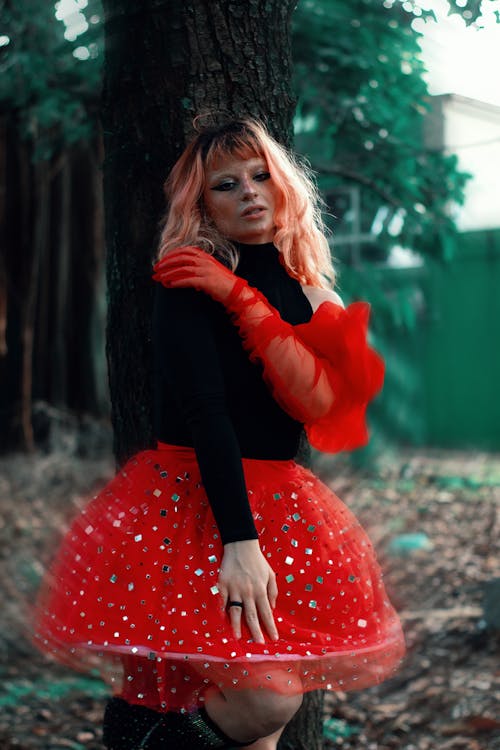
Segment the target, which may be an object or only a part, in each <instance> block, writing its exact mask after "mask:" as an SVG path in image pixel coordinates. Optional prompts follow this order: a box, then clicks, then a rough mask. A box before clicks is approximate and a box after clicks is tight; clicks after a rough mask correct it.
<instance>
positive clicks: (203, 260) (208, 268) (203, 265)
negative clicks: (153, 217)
mask: <svg viewBox="0 0 500 750" xmlns="http://www.w3.org/2000/svg"><path fill="white" fill-rule="evenodd" d="M153 271H154V274H153V279H154V280H155V281H159V282H160V283H161V284H163V286H166V287H170V288H175V287H191V288H192V289H197V290H198V291H202V292H205V294H208V295H209V296H210V297H212V298H213V299H215V300H217V301H218V302H222V303H224V301H225V300H226V299H227V297H228V296H229V294H230V293H231V291H232V289H233V287H234V285H235V283H236V281H237V279H238V277H237V276H235V275H234V273H233V272H232V271H230V270H229V269H228V268H226V267H225V266H223V265H222V263H220V262H219V261H218V260H217V259H216V258H214V257H213V255H209V254H208V253H206V252H205V251H204V250H202V249H201V248H199V247H193V246H191V245H186V246H185V247H180V248H178V249H176V250H172V251H171V252H169V253H168V254H167V255H166V256H165V257H164V258H162V259H161V260H160V261H158V263H156V265H155V266H154V268H153Z"/></svg>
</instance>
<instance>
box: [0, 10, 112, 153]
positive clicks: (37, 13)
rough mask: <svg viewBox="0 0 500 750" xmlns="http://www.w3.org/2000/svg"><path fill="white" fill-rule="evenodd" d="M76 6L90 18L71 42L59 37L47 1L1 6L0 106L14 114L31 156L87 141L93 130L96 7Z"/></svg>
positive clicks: (60, 27) (98, 51)
mask: <svg viewBox="0 0 500 750" xmlns="http://www.w3.org/2000/svg"><path fill="white" fill-rule="evenodd" d="M56 5H57V4H56ZM78 5H79V6H80V12H81V14H82V16H83V13H85V15H86V18H87V19H92V21H93V22H92V23H89V24H88V29H87V30H86V31H85V32H84V33H82V34H79V35H78V36H77V37H76V39H75V40H73V41H68V40H67V39H66V38H65V36H64V34H65V25H64V23H63V22H62V21H60V20H58V19H57V18H56V16H55V10H56V9H55V6H54V3H53V2H47V1H45V2H36V1H35V0H23V2H22V3H19V2H15V0H12V2H6V3H5V4H4V6H3V8H2V18H1V31H0V33H1V34H2V35H3V36H4V37H7V38H8V43H7V44H4V45H3V46H2V47H0V72H1V75H0V110H3V111H4V112H5V111H8V112H10V113H11V114H13V115H15V117H16V119H17V123H18V127H19V129H20V132H21V134H22V136H23V137H24V138H26V139H29V140H31V141H32V143H33V146H34V155H35V158H37V159H47V158H49V157H50V156H51V155H52V154H53V153H54V152H58V151H59V150H60V149H62V148H63V147H64V145H65V144H71V143H75V142H78V141H81V140H87V139H89V138H90V137H91V136H92V134H93V133H94V132H95V128H96V121H97V106H98V98H99V89H100V77H101V60H102V39H101V36H102V24H101V23H100V20H101V18H102V12H101V8H100V3H99V2H97V0H89V2H88V3H87V2H86V1H85V0H78ZM69 20H70V19H68V21H69ZM75 20H76V16H74V18H73V21H75ZM75 52H76V55H77V56H75V54H74V53H75ZM78 55H83V56H84V57H85V56H86V57H88V59H79V58H78Z"/></svg>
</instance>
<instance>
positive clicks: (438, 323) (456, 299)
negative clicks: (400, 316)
mask: <svg viewBox="0 0 500 750" xmlns="http://www.w3.org/2000/svg"><path fill="white" fill-rule="evenodd" d="M426 286H427V295H428V306H429V307H428V309H429V314H428V321H427V324H426V329H427V332H426V337H425V338H426V340H425V347H424V353H425V357H424V361H423V370H422V374H423V377H424V390H425V396H426V423H427V442H428V443H429V444H431V445H437V446H444V447H460V448H481V449H486V450H500V391H499V389H500V231H499V230H495V231H478V232H467V233H464V234H461V235H460V236H459V238H458V242H457V249H456V255H455V257H454V259H453V261H452V262H451V263H450V264H448V265H438V264H432V265H431V266H430V267H429V268H428V278H427V284H426Z"/></svg>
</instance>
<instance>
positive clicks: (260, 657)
mask: <svg viewBox="0 0 500 750" xmlns="http://www.w3.org/2000/svg"><path fill="white" fill-rule="evenodd" d="M243 467H244V472H245V478H246V484H247V488H248V493H249V499H250V504H251V508H252V512H253V517H254V520H255V525H256V528H257V530H258V533H259V541H260V547H261V549H262V552H263V554H264V555H265V556H266V558H267V560H268V561H269V564H270V565H271V567H272V568H273V570H274V571H275V573H276V576H277V584H278V591H279V594H278V600H277V605H276V609H275V610H274V618H275V622H276V624H277V627H278V632H279V635H280V638H279V641H276V642H273V641H270V640H267V642H266V643H264V644H259V643H255V642H254V641H253V640H252V639H251V636H250V632H249V631H248V629H245V625H244V624H243V628H242V638H241V639H240V640H236V639H235V638H234V637H233V634H232V630H231V627H230V622H229V617H228V614H227V612H226V611H224V610H223V608H222V605H221V596H220V594H219V593H218V589H217V576H218V569H219V565H220V562H221V557H222V552H223V548H222V545H221V541H220V536H219V533H218V530H217V527H216V524H215V521H214V518H213V515H212V512H211V509H210V506H209V503H208V501H207V498H206V494H205V491H204V488H203V485H202V482H201V478H200V473H199V469H198V464H197V461H196V457H195V454H194V451H193V450H192V449H189V448H179V447H175V446H170V445H166V444H162V443H160V444H159V445H158V449H157V450H147V451H143V452H141V453H139V454H138V455H136V456H135V457H134V458H132V459H131V460H130V461H129V462H128V463H127V464H126V466H125V467H124V468H123V469H122V470H121V471H120V472H119V473H118V474H117V475H116V477H115V478H114V479H113V480H112V481H111V482H110V483H109V484H107V485H106V487H105V488H104V489H103V490H102V491H101V492H100V493H99V494H98V495H97V497H95V498H94V499H93V500H91V501H90V502H89V504H88V505H87V506H86V507H85V509H84V510H83V512H81V513H80V515H79V516H78V517H77V518H76V519H75V521H74V522H73V523H72V525H71V527H70V529H69V531H68V532H67V534H66V535H65V538H64V540H63V543H62V545H61V547H60V549H59V551H58V553H57V555H56V558H55V560H54V562H53V564H52V566H51V567H50V569H49V571H48V573H47V574H46V576H45V579H44V582H43V585H42V587H41V591H40V595H39V598H38V602H37V604H36V607H35V612H34V627H35V633H36V635H35V640H36V643H37V645H38V646H39V647H40V648H41V649H42V650H44V651H45V652H47V653H49V654H51V655H52V656H53V657H55V658H56V659H57V660H58V661H61V662H63V663H66V664H69V665H71V666H73V667H75V668H77V669H80V670H86V671H89V670H97V672H98V673H99V674H100V675H101V676H102V677H103V679H105V680H107V681H109V682H110V683H111V684H112V685H113V687H114V692H115V693H116V694H119V695H121V696H122V697H123V698H125V699H126V700H128V701H129V702H131V703H139V704H140V703H143V704H145V705H148V706H150V707H152V708H156V709H158V710H181V709H184V708H186V709H191V708H193V707H194V706H196V705H199V704H200V702H202V701H203V696H204V694H205V692H206V690H207V688H209V687H213V686H217V687H218V688H220V689H222V690H228V689H246V688H252V689H255V688H265V689H271V690H276V691H278V692H280V693H297V692H305V691H308V690H315V689H327V690H328V689H329V690H350V689H359V688H364V687H368V686H370V685H374V684H376V683H379V682H381V681H382V680H384V679H386V678H388V677H390V676H391V675H392V674H393V673H394V671H395V670H396V669H397V667H398V664H399V662H400V660H401V657H402V655H403V652H404V641H403V636H402V631H401V626H400V622H399V619H398V617H397V615H396V613H395V612H394V609H393V608H392V606H391V604H390V602H389V600H388V597H387V594H386V592H385V589H384V586H383V583H382V579H381V572H380V568H379V565H378V563H377V561H376V559H375V555H374V551H373V548H372V545H371V543H370V541H369V539H368V537H367V535H366V533H365V532H364V530H363V529H362V528H361V526H360V525H359V523H358V521H357V520H356V518H355V517H354V515H353V514H352V513H351V512H350V511H349V510H348V509H347V508H346V507H345V505H344V504H343V503H342V502H341V501H340V500H339V499H338V498H337V497H336V496H335V495H334V494H333V493H332V492H331V490H330V489H329V488H328V487H326V485H324V484H323V483H322V482H321V481H320V480H319V479H318V478H317V477H315V476H314V474H312V473H311V472H310V471H309V470H307V469H304V468H303V467H301V466H299V465H298V464H296V463H295V462H294V461H268V460H257V459H243ZM242 622H243V623H244V618H243V620H242Z"/></svg>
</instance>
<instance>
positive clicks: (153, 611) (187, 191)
mask: <svg viewBox="0 0 500 750" xmlns="http://www.w3.org/2000/svg"><path fill="white" fill-rule="evenodd" d="M166 195H167V200H168V204H169V211H168V214H167V217H166V220H165V224H164V229H163V233H162V238H161V243H160V249H159V254H158V260H157V263H156V265H155V273H154V276H153V278H154V279H155V281H156V282H158V283H157V286H156V300H155V313H154V321H153V344H154V350H155V365H154V375H155V395H154V406H155V410H154V415H155V433H156V436H157V438H158V441H159V442H158V446H157V448H156V449H155V450H148V451H144V452H142V453H140V454H138V455H137V456H135V457H134V458H133V459H132V460H131V461H129V462H128V463H127V465H126V466H125V467H124V469H123V470H122V471H121V472H120V473H119V474H118V475H117V477H116V478H115V479H114V480H113V481H112V482H111V483H110V484H109V485H108V486H107V487H106V488H105V490H103V492H101V493H100V494H99V495H98V496H97V498H95V499H94V500H93V501H92V502H91V503H90V504H89V505H88V507H87V508H86V510H85V511H84V513H83V514H82V515H81V516H80V518H79V519H77V520H76V522H75V523H74V524H73V526H72V528H71V529H70V532H69V533H68V535H67V537H66V539H65V542H64V544H63V547H62V549H61V551H60V552H59V554H58V557H57V559H56V562H55V564H54V566H53V568H52V571H51V575H50V578H48V581H47V584H46V586H45V589H44V592H43V595H42V599H41V604H40V606H39V609H38V612H39V614H38V634H39V640H40V643H41V644H42V647H43V648H44V649H45V650H46V651H49V652H52V653H53V654H54V655H55V656H56V657H57V658H59V659H62V660H66V661H67V662H68V663H72V664H75V665H76V666H78V667H80V668H81V667H82V665H83V666H87V667H88V666H89V665H90V666H92V667H96V668H97V669H98V670H99V672H100V673H101V674H102V675H103V676H105V677H108V678H109V679H110V680H111V681H113V684H114V685H115V697H114V698H113V699H112V700H111V701H110V702H109V704H108V706H107V709H106V714H105V723H104V740H105V744H106V746H107V747H108V748H110V749H111V750H132V748H134V749H135V748H145V749H146V750H156V749H157V750H160V749H161V750H168V748H176V749H177V748H184V747H185V748H223V747H237V746H251V747H252V748H254V750H274V749H275V748H276V746H277V741H278V738H279V736H280V734H281V732H282V730H283V727H284V726H285V724H286V723H287V722H288V721H289V720H290V719H291V718H292V716H293V715H294V713H295V712H296V711H297V709H298V708H299V706H300V703H301V700H302V695H303V693H304V692H306V691H308V690H313V689H318V688H322V689H341V690H348V689H353V688H362V687H366V686H369V685H373V684H375V683H377V682H380V681H381V680H383V679H385V678H386V677H388V676H389V675H391V674H392V673H393V671H394V669H395V668H396V666H397V664H398V662H399V661H400V659H401V656H402V653H403V650H404V646H403V639H402V634H401V628H400V625H399V621H398V618H397V616H396V614H395V612H394V610H393V609H392V607H391V605H390V603H389V601H388V599H387V596H386V594H385V590H384V587H383V584H382V581H381V575H380V570H379V568H378V565H377V563H376V560H375V556H374V553H373V549H372V547H371V545H370V542H369V540H368V538H367V537H366V534H365V533H364V531H363V530H362V529H361V528H360V526H359V524H358V522H357V520H356V519H355V518H354V516H353V515H352V514H351V513H350V512H349V511H348V510H347V509H346V508H345V506H344V505H343V504H342V503H341V502H340V500H338V498H336V497H335V495H333V494H332V492H331V491H330V490H329V489H328V488H327V487H326V486H325V485H323V484H322V483H321V482H320V481H319V480H318V479H317V478H316V477H315V476H314V475H313V474H312V473H311V472H310V471H308V470H306V469H304V468H302V467H300V466H299V465H297V464H296V463H295V461H294V460H293V459H294V456H295V455H296V453H297V449H298V444H299V439H300V435H301V432H302V429H303V428H304V427H305V430H306V432H307V435H308V437H309V440H310V442H311V443H312V445H313V446H315V447H316V448H318V449H319V450H323V451H331V452H335V451H339V450H342V449H351V448H354V447H357V446H359V445H362V444H364V443H365V442H366V440H367V431H366V425H365V410H366V406H367V403H368V401H369V400H370V399H371V398H372V397H373V396H374V395H375V394H376V393H377V391H378V390H379V389H380V387H381V385H382V378H383V365H382V363H381V360H380V358H379V357H378V355H377V354H376V353H375V352H374V351H373V350H372V349H371V348H370V347H369V346H368V345H367V343H366V328H367V317H368V308H367V306H366V305H364V304H362V303H356V304H354V305H351V306H349V307H348V308H347V309H344V308H343V306H342V302H341V300H340V298H339V297H338V295H337V294H336V293H335V292H333V291H332V290H331V289H330V288H329V282H332V281H333V269H332V267H331V262H330V254H329V249H328V244H327V241H326V239H325V236H324V232H323V227H322V223H321V218H320V214H319V208H318V206H319V200H318V196H317V193H316V191H315V188H314V186H313V183H312V181H311V179H310V178H309V176H308V174H307V172H306V170H305V169H304V168H303V167H300V166H298V164H297V163H296V162H295V161H294V160H293V158H292V157H291V156H290V155H289V154H288V153H287V152H286V151H285V150H284V149H283V148H282V147H281V146H279V145H278V143H276V141H274V140H273V139H272V138H271V137H270V136H269V135H268V133H267V132H266V130H265V129H264V127H263V126H262V125H261V124H260V123H258V122H255V121H253V120H250V119H243V120H236V121H232V122H230V123H227V124H225V125H222V126H220V127H213V128H208V129H205V130H203V131H202V132H200V133H199V134H198V135H197V137H196V138H195V139H194V140H193V141H192V143H191V144H190V145H189V146H188V147H187V149H186V150H185V152H184V153H183V155H182V156H181V158H180V159H179V161H178V162H177V164H176V165H175V166H174V168H173V170H172V172H171V174H170V177H169V179H168V180H167V183H166ZM117 666H119V667H120V671H119V673H118V674H114V673H113V669H116V667H117Z"/></svg>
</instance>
